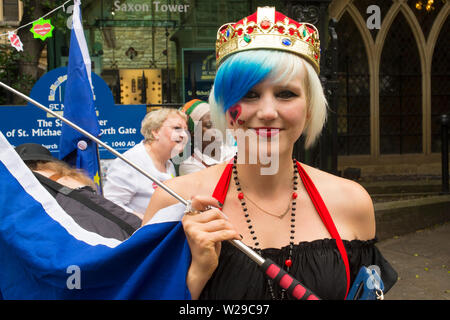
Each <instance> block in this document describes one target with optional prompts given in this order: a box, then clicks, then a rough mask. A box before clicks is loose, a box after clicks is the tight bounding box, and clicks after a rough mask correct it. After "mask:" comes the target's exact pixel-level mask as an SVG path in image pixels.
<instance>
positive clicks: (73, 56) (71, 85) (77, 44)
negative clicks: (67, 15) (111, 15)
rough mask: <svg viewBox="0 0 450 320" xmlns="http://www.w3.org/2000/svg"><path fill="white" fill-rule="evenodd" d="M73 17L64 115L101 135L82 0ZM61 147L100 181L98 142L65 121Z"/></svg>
mask: <svg viewBox="0 0 450 320" xmlns="http://www.w3.org/2000/svg"><path fill="white" fill-rule="evenodd" d="M72 21H73V26H72V31H71V35H70V49H69V65H68V68H67V81H66V88H65V95H64V117H65V118H66V119H67V120H70V121H72V122H73V123H75V124H76V125H78V126H80V127H81V128H83V129H84V130H86V131H88V132H89V133H90V134H92V135H93V136H96V137H97V136H99V135H100V126H99V123H98V119H97V114H96V110H95V105H94V93H93V86H92V78H91V59H90V57H89V50H88V47H87V44H86V39H85V37H84V32H83V26H82V23H81V10H80V1H79V0H75V1H74V10H73V19H72ZM59 149H60V156H59V157H60V159H62V160H64V161H66V162H68V163H69V164H71V165H73V166H76V167H77V168H80V169H83V170H84V171H85V172H86V173H87V174H88V176H89V177H90V178H92V179H93V180H94V181H95V182H96V183H97V185H100V178H99V176H100V175H99V159H98V153H97V144H96V143H94V142H93V141H91V140H90V139H88V138H85V136H83V135H82V134H81V133H79V132H78V131H76V130H74V129H72V128H71V127H70V126H68V125H67V124H65V123H64V124H63V126H62V128H61V138H60V146H59Z"/></svg>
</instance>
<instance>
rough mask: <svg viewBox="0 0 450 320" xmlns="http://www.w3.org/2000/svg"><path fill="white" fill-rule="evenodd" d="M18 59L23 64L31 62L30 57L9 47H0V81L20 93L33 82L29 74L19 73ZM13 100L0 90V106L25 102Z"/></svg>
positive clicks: (27, 88)
mask: <svg viewBox="0 0 450 320" xmlns="http://www.w3.org/2000/svg"><path fill="white" fill-rule="evenodd" d="M19 58H22V61H25V62H30V61H31V60H32V59H31V56H30V55H27V54H26V53H24V52H18V51H16V50H15V49H13V48H11V47H10V46H5V45H0V81H1V82H3V83H6V84H7V85H9V86H11V87H13V88H14V89H16V90H19V91H20V92H26V91H27V90H29V89H30V88H31V86H32V85H33V83H34V81H35V80H34V79H33V78H32V76H31V75H29V74H20V73H19V63H18V61H19ZM13 99H14V98H13V97H12V96H11V95H9V94H7V93H6V91H5V90H4V89H1V90H0V105H1V104H3V105H4V104H24V103H25V101H17V100H13Z"/></svg>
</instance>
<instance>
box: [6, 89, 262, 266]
mask: <svg viewBox="0 0 450 320" xmlns="http://www.w3.org/2000/svg"><path fill="white" fill-rule="evenodd" d="M0 86H2V87H3V88H5V89H6V90H9V91H11V92H12V93H14V94H16V95H18V96H19V97H21V98H22V99H25V100H27V101H28V102H30V103H32V104H34V105H35V106H36V107H38V108H40V109H42V110H44V111H45V112H48V113H50V114H51V115H52V116H54V117H56V118H58V119H60V120H61V121H63V122H64V123H66V124H67V125H69V126H70V127H72V128H73V129H75V130H77V131H78V132H80V133H81V134H83V135H84V136H86V137H88V138H89V139H91V140H92V141H94V142H95V143H97V144H98V145H101V146H102V147H103V148H105V149H106V150H108V151H109V152H111V153H112V154H113V155H115V156H116V157H118V158H120V159H122V160H123V161H125V162H126V163H127V164H129V165H130V166H132V167H133V168H134V169H136V170H137V171H139V172H140V173H142V174H143V175H144V176H146V177H147V178H149V179H150V180H152V181H153V182H154V183H156V184H157V185H158V186H159V187H161V188H163V189H164V190H165V191H167V192H168V193H169V194H170V195H172V196H173V197H174V198H176V199H177V200H178V201H179V202H181V203H182V204H184V205H185V206H187V205H188V204H189V202H188V201H187V200H185V199H183V198H182V197H181V196H180V195H178V194H177V193H176V192H174V191H173V190H172V189H170V188H169V187H167V186H166V185H165V184H164V183H162V182H160V181H159V180H158V179H157V178H155V177H154V176H153V175H151V174H150V173H148V172H146V171H145V170H144V169H142V168H141V167H139V166H138V165H136V164H135V163H133V162H132V161H130V160H128V159H127V158H126V157H124V156H123V155H122V154H120V153H119V152H117V151H116V150H115V149H113V148H111V147H110V146H108V145H107V144H106V143H104V142H103V141H101V140H100V139H98V138H97V137H95V136H93V135H92V134H90V133H89V132H87V131H86V130H84V129H83V128H81V127H79V126H77V125H76V124H74V123H73V122H71V121H69V120H67V119H66V118H64V117H63V116H60V115H59V114H58V113H56V112H54V111H52V110H50V109H49V108H47V107H46V106H44V105H42V104H41V103H39V102H37V101H36V100H34V99H32V98H30V97H28V96H27V95H25V94H23V93H21V92H19V91H17V90H16V89H14V88H11V87H10V86H8V85H6V84H4V83H3V82H1V81H0ZM99 161H100V159H99ZM230 242H231V243H232V244H233V245H234V246H235V247H237V248H238V249H239V250H241V251H242V252H243V253H244V254H246V255H247V256H248V257H249V258H250V259H252V260H253V261H254V262H256V263H257V264H258V265H259V266H261V265H262V264H264V262H265V259H264V258H263V257H261V256H260V255H259V254H258V253H256V252H255V251H253V250H252V249H250V248H249V247H247V246H246V245H245V244H244V243H243V242H242V241H239V240H230Z"/></svg>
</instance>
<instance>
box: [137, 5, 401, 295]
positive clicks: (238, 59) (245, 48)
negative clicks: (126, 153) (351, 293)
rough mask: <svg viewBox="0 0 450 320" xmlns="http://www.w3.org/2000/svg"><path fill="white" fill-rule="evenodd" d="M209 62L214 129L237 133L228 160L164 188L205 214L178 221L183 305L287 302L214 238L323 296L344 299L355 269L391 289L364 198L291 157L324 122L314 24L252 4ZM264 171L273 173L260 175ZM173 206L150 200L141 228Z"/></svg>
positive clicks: (161, 198)
mask: <svg viewBox="0 0 450 320" xmlns="http://www.w3.org/2000/svg"><path fill="white" fill-rule="evenodd" d="M216 55H217V63H218V64H219V68H218V71H217V74H216V79H215V83H214V87H213V92H212V93H211V96H210V101H209V102H210V105H211V109H212V118H213V121H214V123H215V125H216V127H218V128H222V129H225V128H228V129H233V130H234V131H233V132H234V133H235V136H236V140H237V143H238V152H237V156H236V157H235V158H234V160H233V161H231V162H229V163H224V164H219V165H216V166H214V167H210V168H208V169H205V170H203V171H200V172H197V173H195V174H192V175H189V176H186V177H179V178H176V179H173V180H171V181H169V182H168V185H169V186H170V187H171V188H173V189H174V190H175V191H176V192H178V193H179V194H180V195H181V196H183V197H184V198H185V199H192V208H193V209H194V210H199V211H203V212H201V213H200V214H196V213H195V212H193V213H189V214H186V215H185V216H184V217H183V220H182V223H183V227H184V230H185V233H186V237H187V241H188V243H189V246H190V249H191V253H192V262H191V265H190V268H189V272H188V275H187V285H188V287H189V290H190V292H191V296H192V298H193V299H197V298H200V299H284V298H289V297H288V296H287V293H286V292H284V291H283V290H282V289H281V288H280V287H279V286H278V285H276V284H274V283H272V282H270V281H268V280H267V279H266V278H265V277H264V275H263V273H262V272H261V271H259V270H258V267H257V265H256V264H255V263H254V262H252V261H251V260H250V259H249V258H248V257H246V256H245V255H244V254H242V253H241V252H240V251H239V250H238V249H236V248H235V247H233V246H232V245H231V244H229V243H228V242H222V241H224V240H230V239H239V240H240V239H242V241H243V242H244V243H245V244H246V245H248V246H250V247H252V248H253V249H255V250H256V251H259V252H260V253H261V255H262V256H263V257H266V258H270V259H272V260H273V261H275V262H276V263H277V264H278V265H280V266H283V267H284V268H285V269H286V270H287V271H288V272H289V273H290V274H292V275H293V276H294V277H295V278H296V279H297V280H299V281H300V282H301V283H303V284H304V285H305V286H306V287H308V288H309V289H310V290H312V291H313V292H314V293H315V294H317V295H318V296H319V297H320V298H321V299H344V298H345V297H346V295H347V293H348V290H349V287H350V285H351V283H352V282H353V280H354V278H355V276H356V274H357V273H358V271H359V269H360V267H361V266H363V265H365V266H370V265H377V266H378V267H379V268H380V269H381V277H382V279H383V281H384V285H385V289H386V290H388V289H389V288H390V287H391V286H392V285H393V283H394V282H395V280H396V279H397V276H396V273H395V271H394V270H393V269H392V267H391V266H390V265H389V264H388V263H387V262H386V261H385V260H384V258H383V257H382V255H381V253H380V252H379V251H378V250H377V248H376V247H375V245H374V244H375V239H374V238H375V218H374V208H373V205H372V201H371V198H370V196H369V195H368V193H367V192H366V191H365V190H364V189H363V188H362V187H361V186H360V185H358V184H357V183H355V182H353V181H350V180H346V179H343V178H340V177H337V176H334V175H331V174H329V173H326V172H323V171H320V170H318V169H316V168H313V167H311V166H308V165H305V164H301V163H298V162H297V161H296V160H293V159H292V153H293V148H294V143H295V142H296V141H297V139H298V138H299V137H300V135H302V134H303V135H305V137H306V147H309V146H311V145H312V144H313V143H314V141H315V140H316V139H317V137H318V136H319V134H320V132H321V130H322V127H323V124H324V121H325V118H326V112H327V110H326V101H325V98H324V95H323V90H322V87H321V84H320V81H319V78H318V71H319V39H318V34H317V30H316V29H315V27H314V26H312V25H307V24H301V23H297V22H295V21H293V20H291V19H289V18H287V17H286V16H284V15H282V14H281V13H278V12H275V10H274V8H267V7H266V8H258V11H257V12H256V13H254V14H253V15H251V16H249V17H247V18H244V19H243V20H241V21H239V22H238V23H236V24H230V25H225V26H224V27H222V28H221V29H219V32H218V40H217V45H216ZM239 135H245V136H246V137H245V139H240V137H239ZM255 145H256V146H257V147H258V148H256V149H255V148H254V146H255ZM260 150H264V151H265V158H267V157H268V158H270V159H271V161H270V163H267V162H266V161H262V160H263V156H262V154H261V152H260ZM251 159H256V161H253V160H251ZM270 166H272V168H276V170H274V171H275V172H271V173H270V174H267V173H264V172H266V171H264V169H267V168H268V167H270ZM176 202H177V201H176V200H174V199H173V198H172V197H171V196H169V195H168V194H166V193H165V192H164V191H162V190H161V191H158V192H156V193H155V194H154V196H153V197H152V199H151V202H150V205H149V207H148V209H147V212H146V215H145V217H144V221H143V223H144V224H145V223H146V222H147V221H148V220H149V219H150V218H151V217H152V216H153V215H154V214H155V213H156V212H157V211H158V210H159V209H161V208H164V207H167V206H170V205H172V204H175V203H176Z"/></svg>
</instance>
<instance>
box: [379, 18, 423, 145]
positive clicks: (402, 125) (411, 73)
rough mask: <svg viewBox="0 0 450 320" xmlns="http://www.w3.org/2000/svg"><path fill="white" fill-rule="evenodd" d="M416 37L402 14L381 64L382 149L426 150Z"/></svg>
mask: <svg viewBox="0 0 450 320" xmlns="http://www.w3.org/2000/svg"><path fill="white" fill-rule="evenodd" d="M421 77H422V75H421V70H420V59H419V53H418V50H417V44H416V40H415V38H414V36H413V34H412V32H411V29H410V26H409V25H408V22H407V21H406V19H405V17H404V16H403V14H401V13H399V14H398V15H397V17H396V18H395V20H394V22H393V24H392V25H391V27H390V30H389V33H388V35H387V38H386V40H385V43H384V47H383V52H382V55H381V64H380V82H379V83H380V106H379V108H380V109H379V110H380V152H381V154H403V153H421V152H422V79H421Z"/></svg>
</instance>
